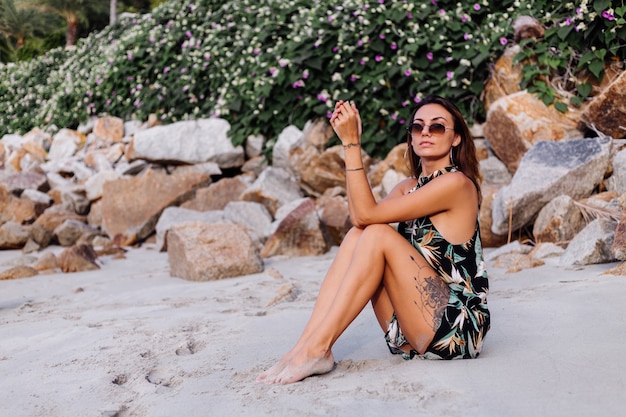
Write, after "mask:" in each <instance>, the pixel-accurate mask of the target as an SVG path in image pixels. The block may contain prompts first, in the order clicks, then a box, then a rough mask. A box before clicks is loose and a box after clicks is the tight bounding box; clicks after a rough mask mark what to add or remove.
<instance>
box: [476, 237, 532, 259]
mask: <svg viewBox="0 0 626 417" xmlns="http://www.w3.org/2000/svg"><path fill="white" fill-rule="evenodd" d="M532 250H533V247H532V246H531V245H526V244H522V243H520V242H519V241H517V240H514V241H512V242H511V243H507V244H506V245H502V246H500V247H499V248H497V249H494V250H493V251H491V252H489V254H488V255H486V256H485V260H487V261H490V262H493V261H495V260H496V259H498V258H499V257H500V256H502V255H510V254H520V255H527V254H529V253H530V251H532Z"/></svg>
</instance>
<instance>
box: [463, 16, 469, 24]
mask: <svg viewBox="0 0 626 417" xmlns="http://www.w3.org/2000/svg"><path fill="white" fill-rule="evenodd" d="M468 20H469V17H467V15H465V14H464V15H463V16H461V22H463V23H465V22H467V21H468Z"/></svg>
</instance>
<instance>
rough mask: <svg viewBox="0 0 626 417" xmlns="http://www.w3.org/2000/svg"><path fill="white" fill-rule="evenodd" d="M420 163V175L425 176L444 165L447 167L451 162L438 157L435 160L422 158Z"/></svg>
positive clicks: (442, 167)
mask: <svg viewBox="0 0 626 417" xmlns="http://www.w3.org/2000/svg"><path fill="white" fill-rule="evenodd" d="M421 165H422V172H421V174H420V176H422V177H427V176H429V175H430V174H432V173H433V172H435V171H439V170H441V169H444V168H445V167H449V166H450V165H452V164H451V163H450V160H449V159H448V158H446V159H439V160H436V161H425V160H423V159H422V160H421Z"/></svg>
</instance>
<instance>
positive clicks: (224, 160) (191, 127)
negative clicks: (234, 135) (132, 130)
mask: <svg viewBox="0 0 626 417" xmlns="http://www.w3.org/2000/svg"><path fill="white" fill-rule="evenodd" d="M229 129H230V124H229V123H228V122H227V121H226V120H224V119H217V118H212V119H199V120H191V121H182V122H176V123H172V124H169V125H164V126H155V127H153V128H151V129H146V130H142V131H140V132H137V133H136V134H135V136H134V138H133V140H132V141H131V144H130V145H129V148H128V150H127V153H126V155H127V157H128V159H129V160H131V161H132V160H135V159H144V160H147V161H152V162H165V163H169V162H171V163H186V164H196V163H201V162H215V163H217V164H218V165H219V167H220V168H236V167H240V166H241V165H242V164H243V159H244V152H243V147H241V146H237V147H235V146H233V144H232V142H231V141H230V138H228V136H227V132H228V130H229Z"/></svg>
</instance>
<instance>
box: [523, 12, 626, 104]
mask: <svg viewBox="0 0 626 417" xmlns="http://www.w3.org/2000/svg"><path fill="white" fill-rule="evenodd" d="M555 6H558V7H555ZM533 9H534V12H535V13H537V12H539V13H540V14H541V16H542V17H543V18H542V22H543V24H544V25H546V26H547V27H548V30H547V31H546V33H545V36H544V39H543V40H542V42H540V43H539V44H536V43H535V41H534V40H525V41H522V43H521V46H522V52H521V53H520V54H518V57H517V60H518V62H524V61H526V60H528V59H531V60H532V61H534V63H535V65H526V66H524V67H523V81H522V87H524V88H526V87H527V88H528V90H529V91H530V92H533V93H536V94H537V95H538V96H539V97H540V98H541V99H542V100H543V102H544V103H545V104H547V105H551V104H554V106H555V108H556V109H557V110H560V111H562V112H565V111H567V108H568V103H567V102H565V101H561V100H562V99H565V100H567V101H569V104H571V105H574V106H576V107H578V106H580V105H581V104H583V101H584V100H585V99H586V98H587V97H588V96H589V94H590V93H591V91H592V84H591V83H590V82H589V81H591V80H590V78H594V79H595V80H594V81H595V82H598V81H600V80H602V76H603V74H604V71H605V66H606V65H612V64H616V65H617V66H619V67H620V68H619V69H623V61H624V59H625V58H626V49H625V48H624V47H625V46H626V44H625V42H626V20H625V17H626V16H625V15H626V6H624V5H623V3H622V5H621V6H619V7H615V8H614V6H613V2H611V1H610V0H594V1H589V0H583V1H580V2H576V3H574V2H569V3H565V4H562V3H558V4H557V5H555V4H554V2H552V1H545V0H543V1H537V2H535V4H534V5H533ZM544 9H545V10H546V12H544V11H543V10H544Z"/></svg>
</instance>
